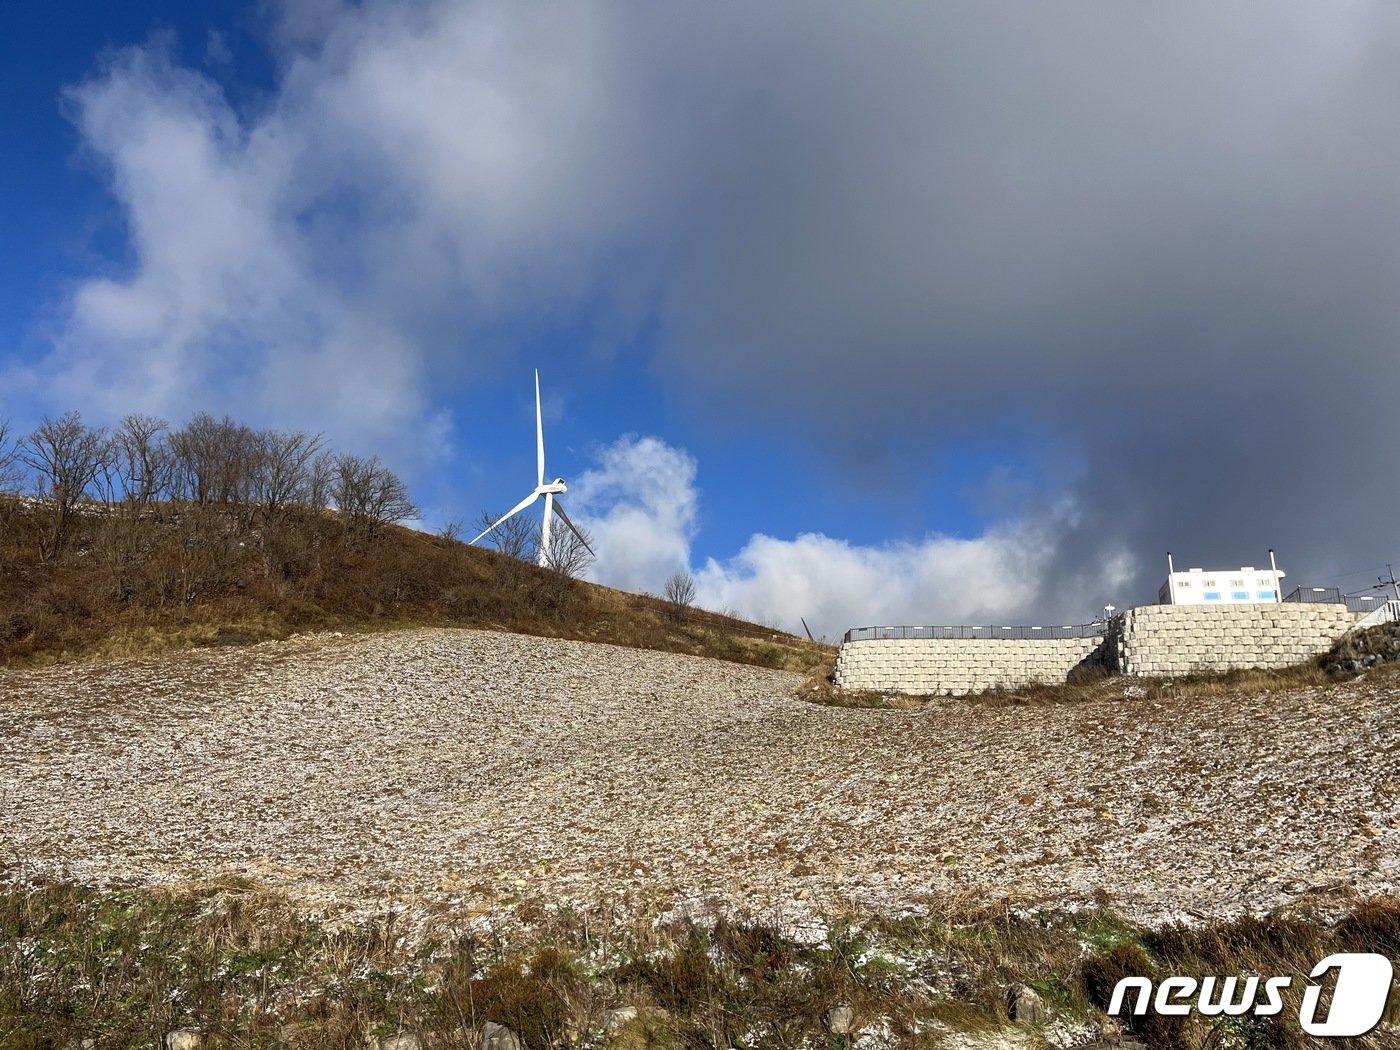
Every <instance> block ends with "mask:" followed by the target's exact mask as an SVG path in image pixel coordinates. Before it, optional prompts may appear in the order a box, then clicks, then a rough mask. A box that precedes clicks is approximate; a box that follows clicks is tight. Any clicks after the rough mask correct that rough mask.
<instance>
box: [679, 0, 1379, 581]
mask: <svg viewBox="0 0 1400 1050" xmlns="http://www.w3.org/2000/svg"><path fill="white" fill-rule="evenodd" d="M775 32H776V35H775V37H774V40H773V44H774V46H773V47H772V48H771V49H770V50H768V51H766V52H765V51H764V50H763V49H761V48H757V47H755V45H754V44H753V42H752V40H751V39H746V40H745V41H744V42H743V43H742V44H739V45H736V46H735V48H734V51H735V52H736V53H737V54H738V56H739V57H738V58H737V59H736V58H735V57H734V56H733V55H732V54H725V53H724V49H723V48H718V49H715V50H706V51H704V52H703V55H702V57H701V58H698V59H696V60H695V61H696V62H697V63H701V64H707V63H709V62H713V65H712V66H709V65H706V68H705V69H704V70H703V71H702V72H700V73H698V74H696V79H695V81H694V85H693V86H694V90H695V94H696V96H697V98H700V97H702V96H706V91H705V87H704V86H703V85H704V84H705V83H707V82H708V81H709V80H711V79H713V80H717V81H726V80H729V81H730V82H729V83H727V85H726V87H725V88H724V90H723V93H722V97H723V98H724V100H725V105H726V107H727V108H728V112H729V113H730V116H731V119H730V120H728V121H726V122H725V123H724V125H723V126H724V133H725V136H724V137H725V141H724V142H719V141H717V142H716V143H715V146H714V163H713V165H712V166H711V167H710V170H709V173H708V174H709V178H708V180H707V183H706V185H707V187H708V189H709V192H706V193H702V194H697V198H698V199H700V200H701V201H703V202H704V204H705V205H706V207H704V208H702V209H701V210H700V211H699V212H698V213H697V214H695V215H694V218H695V222H694V224H693V225H692V226H691V227H689V228H688V229H687V230H686V231H685V236H686V237H688V238H689V239H688V240H687V241H686V243H685V250H684V251H683V252H681V253H679V256H678V257H679V259H680V260H681V261H680V263H679V267H680V270H679V273H678V275H677V279H676V280H674V281H673V282H672V283H671V284H670V285H669V286H668V293H669V296H668V299H667V314H666V317H667V321H668V326H667V331H668V332H669V334H670V336H671V341H670V343H669V344H668V347H667V349H666V352H667V353H668V354H669V355H670V358H669V361H670V364H671V366H672V367H673V368H674V369H675V370H676V371H677V372H678V373H681V374H684V375H686V376H687V377H688V378H689V379H691V380H692V381H697V382H698V383H699V384H701V386H700V389H705V390H706V393H707V395H708V393H709V389H710V388H714V387H719V388H721V389H722V390H724V391H725V392H726V393H727V395H728V396H729V397H731V398H732V399H733V400H734V401H735V402H736V403H737V404H740V405H743V406H745V407H747V408H748V409H749V410H751V411H755V412H758V411H767V412H773V411H781V410H782V406H783V405H787V406H789V408H790V410H791V421H792V425H793V426H799V427H806V428H810V429H812V430H815V431H816V432H817V433H818V435H824V436H825V437H827V438H828V439H830V441H831V442H832V443H838V442H842V441H848V440H851V439H852V438H854V437H855V436H857V435H861V436H864V437H865V438H866V439H867V440H868V439H869V435H870V434H872V433H877V434H878V433H883V434H884V435H885V436H886V438H887V439H888V440H889V441H890V442H891V443H896V442H898V443H912V444H914V445H915V446H916V447H917V446H918V445H919V444H922V443H923V442H925V441H928V440H930V439H940V438H941V439H944V440H956V439H957V437H958V435H959V434H960V433H965V432H966V431H968V430H969V429H973V428H975V427H977V426H979V425H983V424H984V423H985V421H986V420H988V419H1008V418H1010V419H1018V420H1022V421H1026V422H1029V423H1031V424H1038V425H1040V426H1043V427H1044V428H1045V429H1046V430H1047V431H1048V432H1050V433H1053V434H1055V435H1058V436H1060V437H1061V438H1063V439H1068V440H1069V441H1070V442H1071V443H1072V445H1073V446H1074V447H1075V448H1077V450H1078V451H1079V452H1080V453H1081V454H1082V456H1083V457H1084V460H1085V463H1086V469H1085V470H1084V473H1083V476H1082V480H1081V481H1080V483H1079V486H1078V489H1077V491H1076V495H1077V498H1078V501H1079V506H1080V513H1079V515H1078V516H1077V525H1076V526H1075V527H1073V528H1072V529H1070V530H1069V531H1068V533H1067V534H1066V535H1065V536H1064V537H1063V539H1062V541H1061V545H1060V546H1059V547H1058V550H1057V555H1058V562H1059V564H1060V565H1062V566H1063V567H1064V569H1063V571H1066V572H1069V571H1071V570H1072V569H1074V570H1082V568H1083V567H1084V566H1085V565H1086V564H1092V560H1093V557H1094V554H1095V551H1096V550H1104V549H1106V548H1107V547H1108V546H1110V542H1109V541H1113V540H1120V539H1121V540H1123V541H1125V542H1127V544H1128V545H1129V547H1130V549H1133V550H1134V551H1137V552H1141V553H1142V554H1143V555H1144V556H1145V560H1146V563H1147V564H1146V567H1145V570H1144V575H1143V576H1142V577H1141V578H1140V579H1139V580H1138V583H1137V587H1138V588H1143V587H1145V586H1147V585H1148V583H1149V582H1150V580H1151V579H1153V578H1155V577H1156V576H1157V575H1159V574H1160V572H1161V568H1160V566H1159V565H1158V561H1159V559H1160V553H1159V552H1161V551H1163V550H1165V549H1166V548H1167V547H1173V548H1175V549H1176V550H1177V551H1179V552H1189V553H1188V554H1186V557H1187V558H1188V560H1190V561H1191V562H1192V563H1193V564H1195V563H1207V564H1211V563H1221V564H1232V563H1233V562H1234V560H1235V559H1247V560H1258V559H1261V558H1262V557H1263V556H1264V555H1263V551H1264V548H1265V547H1266V546H1268V545H1271V544H1272V545H1275V546H1277V547H1278V548H1279V549H1280V551H1281V552H1283V553H1284V555H1285V558H1286V560H1287V561H1288V563H1289V564H1290V566H1292V567H1296V570H1297V571H1302V572H1310V573H1311V574H1313V575H1315V576H1319V577H1324V578H1325V577H1326V576H1327V575H1328V574H1329V573H1332V572H1336V571H1342V570H1346V569H1348V568H1353V567H1356V566H1357V565H1360V566H1366V565H1369V564H1375V563H1378V562H1383V561H1385V560H1387V559H1388V558H1389V557H1390V556H1391V555H1392V554H1393V553H1394V550H1395V542H1396V538H1397V528H1396V525H1395V516H1396V512H1397V510H1400V506H1397V502H1400V501H1397V498H1396V497H1395V496H1394V495H1393V494H1392V490H1391V486H1390V484H1389V475H1390V473H1391V469H1390V462H1391V455H1392V453H1391V435H1392V433H1393V429H1394V427H1393V424H1392V421H1391V420H1392V414H1393V410H1392V404H1393V398H1394V393H1393V392H1394V391H1395V390H1396V383H1397V380H1400V355H1397V352H1396V347H1397V336H1398V335H1400V331H1397V319H1400V315H1398V314H1397V309H1396V302H1397V299H1396V296H1395V293H1394V291H1393V289H1395V288H1396V287H1400V255H1398V253H1400V142H1398V141H1397V130H1396V126H1395V124H1394V121H1393V120H1392V118H1391V116H1390V112H1391V109H1392V104H1393V99H1395V98H1396V97H1397V90H1396V89H1397V88H1400V82H1398V81H1400V76H1397V70H1398V69H1400V65H1397V63H1396V61H1395V60H1396V58H1397V56H1400V36H1397V22H1396V11H1395V9H1393V8H1387V7H1384V6H1380V5H1351V6H1348V7H1342V8H1338V7H1332V8H1329V9H1327V10H1326V11H1322V10H1321V9H1319V8H1317V7H1316V6H1315V5H1312V6H1308V5H1276V4H1243V5H1239V4H1237V5H1195V4H1192V5H1171V6H1170V7H1157V8H1150V7H1147V6H1145V5H1123V4H1076V5H1030V4H1016V5H1000V4H991V5H988V4H977V5H966V6H959V5H955V6H949V5H937V6H936V7H929V8H920V9H912V8H908V7H901V8H893V9H870V8H866V7H862V8H860V9H859V10H856V9H835V8H826V9H822V11H821V12H819V13H817V14H814V15H811V16H809V17H808V18H806V19H804V20H803V26H802V28H801V29H800V30H798V31H796V32H794V33H792V34H791V35H790V36H784V34H783V33H782V30H781V28H779V29H777V30H775ZM780 40H782V41H784V42H785V44H784V46H779V43H778V41H780ZM756 53H761V57H760V58H759V59H758V60H756V61H754V63H753V65H752V66H751V67H750V66H747V65H746V62H745V59H747V58H748V57H749V56H752V55H754V54H756ZM691 71H692V72H693V69H692V70H691ZM733 81H739V82H743V83H745V84H746V85H747V94H746V93H745V91H743V90H740V89H738V88H737V87H736V86H735V84H734V83H733ZM696 106H697V108H698V109H701V110H704V108H705V102H703V101H700V102H697V103H696ZM680 123H685V122H684V121H681V122H680ZM698 123H700V124H701V126H704V125H705V124H706V123H707V122H706V121H704V120H701V121H699V122H698ZM814 409H815V410H814ZM823 420H826V421H829V422H822V421H823ZM1295 575H1296V572H1295ZM1054 590H1055V588H1054V587H1053V586H1052V587H1049V588H1047V590H1046V593H1053V591H1054Z"/></svg>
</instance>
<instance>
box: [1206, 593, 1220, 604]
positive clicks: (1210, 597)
mask: <svg viewBox="0 0 1400 1050" xmlns="http://www.w3.org/2000/svg"><path fill="white" fill-rule="evenodd" d="M1205 598H1206V601H1208V602H1218V601H1219V600H1220V592H1219V591H1206V594H1205Z"/></svg>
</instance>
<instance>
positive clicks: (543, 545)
mask: <svg viewBox="0 0 1400 1050" xmlns="http://www.w3.org/2000/svg"><path fill="white" fill-rule="evenodd" d="M553 516H554V493H552V492H546V493H545V494H544V524H543V525H541V526H540V559H539V560H540V568H541V569H544V568H547V567H548V566H549V519H550V518H552V517H553Z"/></svg>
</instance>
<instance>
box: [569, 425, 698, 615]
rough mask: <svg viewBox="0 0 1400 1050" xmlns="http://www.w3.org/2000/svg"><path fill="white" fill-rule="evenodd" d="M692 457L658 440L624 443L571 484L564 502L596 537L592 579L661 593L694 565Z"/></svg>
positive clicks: (605, 452)
mask: <svg viewBox="0 0 1400 1050" xmlns="http://www.w3.org/2000/svg"><path fill="white" fill-rule="evenodd" d="M695 473H696V465H695V460H694V459H692V458H691V457H690V456H689V455H688V454H687V453H686V452H684V451H683V450H681V449H677V448H672V447H671V446H669V445H667V444H666V443H665V442H664V441H662V440H661V439H659V438H655V437H642V438H632V437H624V438H620V439H619V440H617V441H616V442H614V443H613V444H612V445H609V446H608V447H607V448H605V449H603V450H602V453H601V455H600V463H599V465H598V466H597V467H596V468H594V469H592V470H589V471H587V472H586V473H584V474H583V475H582V476H581V477H579V478H577V479H576V480H574V481H572V482H570V483H569V494H568V497H567V505H571V506H572V507H574V508H576V509H577V514H576V515H574V512H573V510H571V511H570V514H571V515H572V516H575V517H577V519H578V520H579V524H580V525H582V526H583V527H585V528H586V529H587V530H588V531H589V532H590V533H591V534H592V535H593V538H594V540H595V541H596V542H595V543H594V545H593V546H594V548H595V549H596V550H597V552H598V560H597V561H596V562H595V563H594V565H593V567H592V569H591V571H590V573H589V576H590V578H591V579H594V580H596V581H597V582H599V583H605V584H607V585H608V586H610V587H620V588H622V589H623V590H629V591H651V592H653V593H659V592H660V591H661V588H662V586H663V584H664V581H665V579H666V577H667V576H669V575H670V574H671V573H673V572H675V571H676V570H677V569H684V568H686V567H687V566H688V565H689V563H690V541H691V539H692V537H693V536H694V534H695V525H696V512H697V508H698V506H699V497H698V493H697V491H696V488H695Z"/></svg>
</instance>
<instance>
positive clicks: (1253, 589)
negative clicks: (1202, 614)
mask: <svg viewBox="0 0 1400 1050" xmlns="http://www.w3.org/2000/svg"><path fill="white" fill-rule="evenodd" d="M1283 577H1284V573H1281V572H1279V571H1278V570H1277V569H1256V568H1255V567H1254V566H1252V565H1246V566H1245V567H1244V568H1242V569H1220V570H1218V571H1214V570H1206V569H1187V570H1186V571H1185V572H1169V573H1168V574H1167V582H1166V583H1164V584H1162V589H1161V590H1160V591H1158V592H1157V603H1158V604H1159V605H1248V604H1252V603H1258V602H1277V601H1282V600H1283V585H1282V582H1283Z"/></svg>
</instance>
